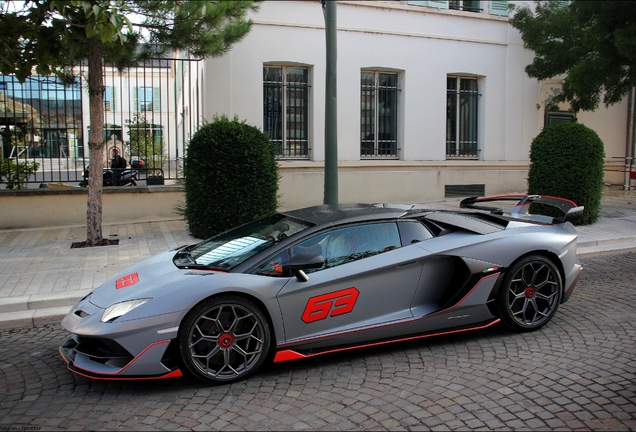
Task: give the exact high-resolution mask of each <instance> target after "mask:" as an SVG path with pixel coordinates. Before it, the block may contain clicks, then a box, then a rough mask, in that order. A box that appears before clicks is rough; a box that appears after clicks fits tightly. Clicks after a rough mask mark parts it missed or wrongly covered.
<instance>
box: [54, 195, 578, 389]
mask: <svg viewBox="0 0 636 432" xmlns="http://www.w3.org/2000/svg"><path fill="white" fill-rule="evenodd" d="M512 200H514V201H515V202H517V201H518V202H517V203H516V205H514V204H513V203H511V204H510V205H508V207H509V208H511V210H509V211H503V210H502V209H501V208H499V207H497V206H494V205H493V204H492V203H494V202H496V201H512ZM533 202H535V203H541V204H544V205H548V206H552V207H556V208H557V209H559V210H561V212H562V213H563V215H562V217H557V218H553V217H548V216H540V215H532V214H529V213H528V208H529V206H530V204H531V203H533ZM501 204H502V205H503V204H505V203H503V202H502V203H501ZM460 207H461V209H459V210H456V211H449V210H440V209H431V208H427V207H426V206H424V205H401V204H398V205H394V204H347V205H325V206H318V207H310V208H305V209H301V210H295V211H289V212H283V213H279V214H276V215H273V216H269V217H266V218H264V219H260V220H257V221H254V222H250V223H247V224H245V225H242V226H239V227H237V228H234V229H231V230H229V231H227V232H224V233H221V234H218V235H216V236H214V237H212V238H210V239H208V240H205V241H202V242H201V243H198V244H195V245H189V246H183V247H180V248H177V249H173V250H170V251H166V252H163V253H160V254H158V255H155V256H153V257H151V258H148V259H146V260H144V261H142V262H140V263H138V264H136V265H134V266H132V267H130V268H129V269H127V270H125V271H124V272H122V273H120V274H118V275H116V276H115V277H113V278H112V279H110V280H108V281H106V282H105V283H104V284H103V285H102V286H100V287H99V288H97V289H96V290H95V291H93V292H92V293H91V294H89V295H87V296H86V297H85V298H83V299H81V300H80V301H79V302H78V303H77V304H76V305H75V306H74V307H73V308H72V309H71V311H70V312H69V313H68V315H67V316H66V317H65V318H64V320H63V321H62V325H63V326H64V328H65V329H66V330H68V331H69V332H70V333H71V337H70V338H69V339H68V341H67V342H65V343H64V345H62V346H61V347H60V353H61V355H62V357H63V359H64V360H65V362H66V363H67V366H68V369H69V370H71V371H72V372H74V373H76V374H79V375H82V376H85V377H89V378H93V379H158V378H170V377H178V376H181V375H182V373H183V372H189V373H191V374H193V375H194V376H196V377H197V378H200V379H201V380H204V381H207V382H210V383H228V382H232V381H236V380H240V379H242V378H245V377H247V376H248V375H250V374H252V373H254V372H255V371H256V370H258V368H259V367H260V366H261V365H262V364H263V363H264V362H265V361H274V362H283V361H288V360H297V359H304V358H308V357H313V356H317V355H320V354H324V353H333V352H338V351H345V350H350V349H353V348H356V347H363V346H373V345H381V344H386V343H390V342H395V341H403V340H412V339H417V338H425V337H430V336H434V335H446V334H451V333H456V332H462V331H466V330H476V329H483V328H486V327H489V326H492V325H495V324H497V323H499V322H503V323H504V324H505V325H507V326H509V327H511V328H512V329H515V330H518V331H528V330H536V329H538V328H540V327H541V326H543V325H545V324H546V323H547V322H548V321H550V319H551V318H552V317H553V316H554V314H555V313H556V311H557V308H558V307H559V304H560V303H563V302H565V301H567V300H568V298H569V297H570V296H571V295H572V291H573V290H574V286H575V284H576V281H577V278H578V276H579V274H580V272H581V265H580V264H579V261H578V260H577V258H576V237H577V235H576V231H575V229H574V227H573V226H572V224H571V223H570V222H571V221H574V220H576V219H577V218H579V217H580V215H581V214H582V212H583V208H582V207H577V206H576V204H575V203H573V202H572V201H569V200H565V199H561V198H554V197H546V196H540V195H530V196H526V195H506V196H498V197H486V198H468V199H465V200H464V201H462V202H461V204H460Z"/></svg>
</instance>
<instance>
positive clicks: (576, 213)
mask: <svg viewBox="0 0 636 432" xmlns="http://www.w3.org/2000/svg"><path fill="white" fill-rule="evenodd" d="M584 209H585V207H583V206H580V207H574V208H571V209H570V210H568V212H567V213H566V214H565V216H564V217H563V222H575V221H577V220H579V219H581V217H582V216H583V210H584Z"/></svg>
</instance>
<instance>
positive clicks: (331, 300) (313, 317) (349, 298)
mask: <svg viewBox="0 0 636 432" xmlns="http://www.w3.org/2000/svg"><path fill="white" fill-rule="evenodd" d="M359 294H360V292H359V291H358V290H357V289H356V288H354V287H351V288H345V289H343V290H340V291H334V292H330V293H327V294H321V295H319V296H315V297H311V298H310V299H309V301H307V306H305V310H304V312H303V316H302V320H303V321H304V322H305V323H307V324H309V323H312V322H314V321H320V320H323V319H325V318H327V317H328V316H332V317H334V316H338V315H342V314H346V313H349V312H351V311H352V310H353V307H354V306H355V304H356V300H358V295H359ZM330 312H331V313H330Z"/></svg>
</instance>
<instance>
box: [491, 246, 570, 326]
mask: <svg viewBox="0 0 636 432" xmlns="http://www.w3.org/2000/svg"><path fill="white" fill-rule="evenodd" d="M562 291H563V284H562V282H561V275H560V274H559V271H558V270H557V268H556V267H555V265H554V264H553V263H552V261H550V260H549V259H547V258H545V257H543V256H540V255H531V256H527V257H525V258H522V259H520V260H519V261H516V262H515V263H513V264H512V266H510V268H509V269H508V272H507V274H506V276H505V277H504V280H503V285H502V287H501V289H500V290H499V312H500V316H501V319H502V321H503V322H504V323H505V324H506V325H508V327H510V328H512V329H514V330H518V331H531V330H536V329H538V328H540V327H542V326H544V325H545V324H547V323H548V321H550V320H551V319H552V317H553V316H554V314H555V313H556V311H557V309H558V307H559V303H560V302H561V293H562Z"/></svg>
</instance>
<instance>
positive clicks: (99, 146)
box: [86, 37, 105, 246]
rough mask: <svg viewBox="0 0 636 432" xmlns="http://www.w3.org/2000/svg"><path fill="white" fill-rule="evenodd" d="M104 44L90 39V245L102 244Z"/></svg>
mask: <svg viewBox="0 0 636 432" xmlns="http://www.w3.org/2000/svg"><path fill="white" fill-rule="evenodd" d="M103 74H104V72H103V67H102V44H101V41H100V40H99V38H98V37H92V38H91V39H88V103H89V111H90V118H89V122H90V126H91V127H90V133H89V138H88V148H89V151H90V157H89V165H90V167H89V173H88V178H89V180H88V203H87V209H86V243H87V244H88V245H90V246H97V245H99V244H100V243H101V242H102V166H103V164H104V145H105V143H104V141H103V131H104V79H103Z"/></svg>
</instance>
